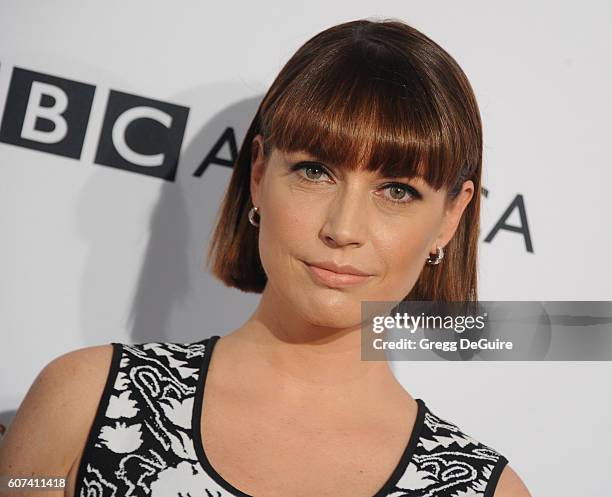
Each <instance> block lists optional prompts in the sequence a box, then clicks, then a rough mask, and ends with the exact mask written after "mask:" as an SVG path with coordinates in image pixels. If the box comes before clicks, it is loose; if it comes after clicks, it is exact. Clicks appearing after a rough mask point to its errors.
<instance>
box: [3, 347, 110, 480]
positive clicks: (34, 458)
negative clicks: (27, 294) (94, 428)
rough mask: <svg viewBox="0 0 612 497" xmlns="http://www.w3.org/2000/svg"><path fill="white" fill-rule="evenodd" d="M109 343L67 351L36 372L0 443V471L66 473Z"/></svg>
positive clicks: (100, 382)
mask: <svg viewBox="0 0 612 497" xmlns="http://www.w3.org/2000/svg"><path fill="white" fill-rule="evenodd" d="M112 357H113V345H111V344H105V345H95V346H90V347H83V348H80V349H76V350H72V351H70V352H67V353H65V354H62V355H60V356H58V357H56V358H54V359H52V360H51V361H50V362H49V363H48V364H46V365H45V366H44V367H43V368H42V369H41V370H40V372H39V373H38V375H37V376H36V378H35V379H34V381H33V382H32V384H31V385H30V387H29V389H28V391H27V393H26V394H25V397H24V398H23V400H22V401H21V404H20V405H19V408H18V410H17V413H16V415H15V417H14V419H13V420H12V422H11V424H10V425H9V427H8V430H7V431H6V433H5V435H4V437H3V438H2V441H1V443H0V474H13V475H19V474H28V475H36V474H46V475H66V474H67V473H68V471H69V469H70V467H71V466H72V464H73V462H74V460H75V458H76V457H77V455H78V453H79V451H80V450H81V448H82V447H83V446H84V444H85V441H86V438H87V436H88V434H89V429H90V428H91V425H92V423H93V420H94V418H95V413H96V410H97V407H98V403H99V400H100V397H101V394H102V392H103V390H104V386H105V384H106V380H107V377H108V372H109V369H110V364H111V360H112Z"/></svg>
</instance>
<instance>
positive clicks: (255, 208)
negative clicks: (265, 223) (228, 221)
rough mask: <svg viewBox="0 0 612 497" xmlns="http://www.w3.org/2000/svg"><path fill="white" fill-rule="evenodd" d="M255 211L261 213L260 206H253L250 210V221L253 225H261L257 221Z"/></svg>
mask: <svg viewBox="0 0 612 497" xmlns="http://www.w3.org/2000/svg"><path fill="white" fill-rule="evenodd" d="M255 213H257V214H259V207H255V206H253V207H251V210H250V211H249V222H250V223H251V224H252V225H253V226H259V222H255Z"/></svg>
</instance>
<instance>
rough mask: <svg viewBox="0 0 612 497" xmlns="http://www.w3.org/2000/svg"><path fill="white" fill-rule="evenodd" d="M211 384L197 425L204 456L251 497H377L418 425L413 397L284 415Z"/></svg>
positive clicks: (276, 408)
mask: <svg viewBox="0 0 612 497" xmlns="http://www.w3.org/2000/svg"><path fill="white" fill-rule="evenodd" d="M212 384H213V382H212V381H211V383H210V384H209V386H207V389H208V390H207V391H206V393H205V401H204V405H203V409H202V416H201V419H200V429H201V439H202V446H203V448H204V451H205V453H206V457H207V458H208V461H209V463H210V464H211V465H212V467H213V468H214V469H215V471H216V472H217V473H218V474H220V475H221V477H222V478H223V479H224V480H226V481H227V482H229V483H230V484H231V485H233V486H234V487H237V488H238V489H240V490H242V491H244V492H246V493H248V494H249V495H252V496H254V497H307V496H308V497H312V496H313V495H316V496H317V497H322V496H326V495H329V496H334V497H343V496H346V497H349V496H350V497H373V496H374V495H375V493H376V492H377V491H378V490H380V489H381V488H382V487H383V485H384V484H385V483H386V481H387V480H388V479H389V477H390V476H391V474H392V473H393V471H394V470H395V468H396V467H397V465H398V462H399V461H400V459H401V457H402V454H403V453H404V450H405V448H406V445H407V441H408V439H409V437H410V435H411V433H412V428H413V425H414V423H415V419H416V411H414V412H413V411H412V409H411V401H412V399H411V398H410V397H409V396H406V397H404V398H393V399H391V400H389V401H388V405H387V406H381V405H378V406H376V408H375V409H374V408H372V406H366V405H365V404H363V405H354V409H353V410H347V411H345V412H344V414H342V413H341V412H334V413H333V414H331V412H332V411H333V406H331V405H329V404H326V403H323V402H316V401H313V403H312V405H307V406H304V407H303V409H295V408H294V409H286V408H284V409H283V408H281V407H280V406H279V404H278V403H276V404H275V403H274V402H269V401H266V402H261V401H259V402H258V401H256V400H255V399H254V398H253V397H250V396H249V395H235V392H234V393H228V392H227V391H224V390H223V389H222V388H214V387H212V386H211V385H212ZM217 386H218V385H217ZM382 413H386V415H385V416H381V414H382Z"/></svg>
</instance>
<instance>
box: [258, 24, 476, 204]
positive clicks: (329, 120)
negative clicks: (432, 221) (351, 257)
mask: <svg viewBox="0 0 612 497" xmlns="http://www.w3.org/2000/svg"><path fill="white" fill-rule="evenodd" d="M355 36H356V37H357V41H355V39H353V40H346V41H345V42H344V43H343V44H340V43H339V44H337V46H335V47H333V48H335V49H336V50H335V51H334V52H333V54H330V53H328V54H327V56H324V55H323V54H311V55H312V56H311V57H310V59H311V61H312V62H311V64H310V66H309V67H307V68H305V69H304V76H303V77H300V78H295V79H293V80H291V81H290V82H288V84H287V85H286V88H285V89H284V91H283V93H282V95H280V96H279V97H278V99H277V100H276V102H273V103H272V102H271V101H270V102H268V104H269V105H266V102H265V101H264V102H263V105H262V113H261V115H262V132H263V135H264V139H265V144H266V150H267V151H268V152H269V150H270V149H271V147H275V148H277V149H280V150H282V151H285V152H296V151H303V152H308V153H309V154H310V155H312V156H314V157H317V158H318V159H320V160H322V161H324V162H327V163H329V164H332V165H334V166H338V167H342V168H346V169H348V170H358V169H366V170H368V171H372V172H378V173H379V174H380V175H382V176H384V177H408V178H413V177H420V178H422V179H423V180H424V181H425V182H426V183H427V184H429V185H430V186H431V187H432V188H434V189H435V190H439V189H440V188H446V189H447V190H449V191H450V193H451V194H453V193H455V192H453V191H452V190H453V189H454V187H455V186H460V184H461V183H462V181H461V180H463V179H465V178H466V177H468V176H469V175H470V173H471V172H472V171H473V169H474V167H475V165H476V164H477V163H478V161H479V156H478V148H477V147H474V149H473V150H471V151H470V150H469V147H468V146H467V145H466V143H470V142H473V138H474V137H473V136H472V137H471V138H472V139H470V138H468V139H465V138H464V135H465V133H466V132H467V133H469V130H470V123H469V122H467V121H468V119H467V115H468V114H469V113H468V112H466V111H465V110H462V109H460V108H457V107H458V102H456V101H455V102H453V101H449V98H448V94H446V95H445V94H444V92H443V91H442V88H440V89H439V91H438V89H437V88H436V83H437V82H438V78H442V77H444V78H448V76H449V75H448V74H441V73H438V72H437V71H436V70H435V68H432V67H429V68H428V67H419V65H421V66H422V65H423V64H422V63H420V62H419V60H418V57H411V56H410V55H411V52H410V51H408V50H405V51H398V50H394V48H393V47H391V46H389V45H386V44H383V43H381V42H378V41H372V39H366V38H361V37H359V35H358V33H356V34H355ZM311 41H312V40H311ZM308 43H310V42H307V43H306V45H304V47H303V49H307V48H308V47H307V45H308ZM424 74H427V76H428V77H424ZM440 86H442V82H440ZM453 108H454V109H453ZM461 115H463V116H464V117H465V121H466V122H465V123H457V119H458V118H459V119H460V118H461ZM461 129H463V131H460V130H461ZM474 134H476V133H474ZM470 164H473V165H474V166H473V167H470Z"/></svg>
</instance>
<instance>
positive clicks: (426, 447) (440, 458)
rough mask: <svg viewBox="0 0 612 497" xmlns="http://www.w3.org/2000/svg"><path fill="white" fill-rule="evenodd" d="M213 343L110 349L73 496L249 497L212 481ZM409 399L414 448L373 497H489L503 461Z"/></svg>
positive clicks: (216, 476)
mask: <svg viewBox="0 0 612 497" xmlns="http://www.w3.org/2000/svg"><path fill="white" fill-rule="evenodd" d="M219 338H220V337H219V335H214V336H211V337H208V338H205V339H204V340H201V341H199V342H193V343H170V342H149V343H139V344H122V343H116V342H112V345H113V356H112V361H111V365H110V369H109V372H108V377H107V380H106V384H105V387H104V390H103V393H102V396H101V398H100V402H99V405H98V408H97V412H96V416H95V419H94V421H93V423H92V426H91V429H90V432H89V435H88V438H87V442H86V445H85V450H84V452H83V457H82V460H81V463H80V465H79V469H78V472H77V481H76V486H75V496H78V497H141V496H148V497H160V496H162V497H251V496H249V495H248V494H246V493H245V492H243V491H241V490H240V489H238V488H236V487H234V486H233V485H232V484H230V483H229V482H227V481H225V480H224V478H223V477H222V476H221V475H220V474H219V473H217V471H216V470H215V469H214V468H213V467H212V466H211V464H210V462H209V461H208V458H207V456H206V453H205V451H204V448H203V446H202V438H201V433H200V419H201V414H202V399H203V396H204V395H203V394H204V386H205V381H206V373H207V371H208V365H209V363H210V357H211V354H212V351H213V348H214V344H215V342H216V341H217V340H218V339H219ZM415 400H416V401H417V403H418V412H417V418H416V422H415V425H414V429H413V431H412V434H411V436H410V439H409V440H408V442H407V444H406V448H405V449H404V452H403V454H402V456H401V458H400V460H399V462H398V464H397V466H396V468H395V469H394V471H393V472H392V474H391V475H390V476H389V478H388V479H387V481H386V483H385V484H384V485H383V487H382V488H381V489H380V490H379V491H378V492H377V493H376V494H375V495H374V496H373V497H492V496H493V493H494V490H495V487H496V485H497V482H498V480H499V476H500V474H501V472H502V469H503V468H504V466H505V465H506V464H507V462H508V461H507V459H506V458H505V457H504V456H503V455H501V454H500V453H498V452H496V451H495V450H494V449H492V448H491V447H489V446H487V445H485V444H483V443H481V442H479V441H477V440H475V439H474V438H472V437H470V436H469V435H467V434H465V433H464V432H462V431H461V430H460V429H459V428H458V427H457V426H456V425H455V424H453V423H451V422H449V421H446V420H444V419H442V418H440V417H438V416H436V415H435V414H434V413H432V412H431V411H430V410H429V408H428V407H427V406H426V404H425V402H424V401H423V400H422V399H415ZM257 497H265V496H257ZM313 497H314V496H313Z"/></svg>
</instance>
